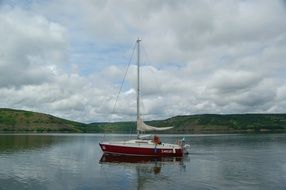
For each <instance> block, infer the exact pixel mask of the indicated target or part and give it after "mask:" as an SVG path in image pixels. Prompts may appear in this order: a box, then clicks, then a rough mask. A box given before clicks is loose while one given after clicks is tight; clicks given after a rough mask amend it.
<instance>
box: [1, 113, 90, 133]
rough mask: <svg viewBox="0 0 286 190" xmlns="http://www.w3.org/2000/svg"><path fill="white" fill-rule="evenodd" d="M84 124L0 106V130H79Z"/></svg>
mask: <svg viewBox="0 0 286 190" xmlns="http://www.w3.org/2000/svg"><path fill="white" fill-rule="evenodd" d="M85 125H86V124H82V123H78V122H74V121H69V120H65V119H61V118H58V117H54V116H52V115H48V114H43V113H36V112H31V111H23V110H14V109H6V108H0V131H7V132H8V131H16V132H22V131H34V132H52V131H53V132H81V131H80V130H79V127H82V126H85Z"/></svg>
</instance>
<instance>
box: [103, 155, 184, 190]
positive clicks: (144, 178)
mask: <svg viewBox="0 0 286 190" xmlns="http://www.w3.org/2000/svg"><path fill="white" fill-rule="evenodd" d="M188 161H189V156H185V157H150V156H148V157H145V156H123V155H111V154H103V155H102V157H101V159H100V161H99V163H100V164H102V165H103V166H105V165H107V166H108V167H114V168H113V169H115V170H116V169H118V167H119V168H121V167H123V168H125V169H126V172H130V171H134V172H135V173H136V175H135V176H134V177H135V179H136V180H135V181H136V185H135V186H136V189H148V187H150V185H151V184H154V183H157V182H156V181H170V180H172V178H171V176H169V173H168V170H169V169H170V167H175V168H176V167H178V169H179V170H180V171H182V172H184V171H185V170H186V165H185V162H188ZM165 168H166V170H165ZM132 173H133V172H132ZM134 188H135V187H134Z"/></svg>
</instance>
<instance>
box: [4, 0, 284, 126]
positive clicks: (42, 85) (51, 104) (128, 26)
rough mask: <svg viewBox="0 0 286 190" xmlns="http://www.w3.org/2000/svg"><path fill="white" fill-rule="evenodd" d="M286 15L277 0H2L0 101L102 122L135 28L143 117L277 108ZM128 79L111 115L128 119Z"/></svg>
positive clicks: (132, 71) (131, 107)
mask: <svg viewBox="0 0 286 190" xmlns="http://www.w3.org/2000/svg"><path fill="white" fill-rule="evenodd" d="M285 19H286V6H285V2H284V1H279V0H274V1H267V0H262V1H240V0H235V1H227V0H219V1H216V2H210V1H207V0H206V1H205V0H203V1H183V0H182V1H181V0H180V1H163V0H162V1H151V0H150V1H149V0H148V1H125V0H124V1H120V2H118V1H115V0H109V1H101V0H96V1H94V0H84V1H76V0H57V1H56V0H51V1H29V2H24V3H23V2H22V1H19V2H18V1H13V3H11V2H10V1H5V0H4V1H2V3H1V4H0V25H1V27H0V41H1V47H0V99H1V101H0V106H1V107H12V108H22V109H29V110H34V111H41V112H46V113H50V114H53V115H57V116H61V117H64V118H68V119H73V120H77V121H84V122H92V121H106V120H107V121H108V120H110V118H111V116H110V113H111V112H112V109H113V105H114V101H115V97H116V93H117V92H118V89H119V87H120V84H121V81H122V77H123V75H124V73H125V67H126V65H127V63H128V61H129V57H128V56H129V55H130V52H132V46H133V44H134V42H135V40H136V38H137V37H142V38H143V40H142V44H143V48H142V49H141V50H142V51H141V52H142V57H143V60H142V64H143V67H142V70H141V71H142V95H144V97H143V104H144V105H143V106H142V107H143V108H144V110H143V112H144V114H145V116H144V117H145V118H147V119H157V118H165V117H170V116H174V115H179V114H198V113H245V112H285V110H286V107H285V106H286V103H285V98H284V94H285V92H284V91H285V76H284V75H285V74H284V71H285V67H286V65H285V58H286V57H285V55H286V35H285V31H286V22H285ZM130 49H131V50H130ZM132 64H135V63H134V62H132ZM135 80H136V68H135V66H133V65H132V66H131V67H130V68H129V73H128V75H127V78H126V84H125V86H124V87H123V91H122V93H121V95H120V97H119V102H118V105H117V106H118V107H117V110H118V115H115V116H114V117H113V119H119V120H130V119H134V115H135V113H134V112H135V106H136V102H135V90H134V89H135V86H136V82H135Z"/></svg>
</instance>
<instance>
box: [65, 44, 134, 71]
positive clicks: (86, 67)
mask: <svg viewBox="0 0 286 190" xmlns="http://www.w3.org/2000/svg"><path fill="white" fill-rule="evenodd" d="M129 52H130V47H128V45H125V44H119V45H118V44H114V46H105V45H102V44H97V43H94V42H74V43H72V44H71V46H70V48H69V52H68V54H69V64H71V65H73V64H74V65H77V67H78V72H79V74H81V75H90V74H92V73H94V72H98V71H102V70H103V69H104V68H106V67H108V66H111V65H116V66H118V67H123V68H124V67H125V66H126V65H127V64H128V61H129V57H128V56H130V55H128V53H129ZM129 54H131V53H129Z"/></svg>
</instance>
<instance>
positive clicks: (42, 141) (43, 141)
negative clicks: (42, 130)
mask: <svg viewBox="0 0 286 190" xmlns="http://www.w3.org/2000/svg"><path fill="white" fill-rule="evenodd" d="M62 139H63V138H59V137H57V136H51V135H34V134H25V135H23V134H11V135H7V134H5V135H0V153H1V152H2V153H12V152H17V151H29V150H34V149H43V148H47V147H50V146H52V145H53V144H55V143H59V142H60V141H62Z"/></svg>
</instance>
